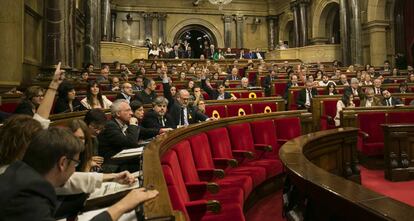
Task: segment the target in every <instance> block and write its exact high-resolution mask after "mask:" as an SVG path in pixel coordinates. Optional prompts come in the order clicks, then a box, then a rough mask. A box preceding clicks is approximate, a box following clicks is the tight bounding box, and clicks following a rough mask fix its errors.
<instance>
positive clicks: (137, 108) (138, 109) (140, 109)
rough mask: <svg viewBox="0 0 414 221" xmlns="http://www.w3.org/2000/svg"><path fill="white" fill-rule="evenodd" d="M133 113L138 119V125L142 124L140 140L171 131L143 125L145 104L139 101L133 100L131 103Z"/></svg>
mask: <svg viewBox="0 0 414 221" xmlns="http://www.w3.org/2000/svg"><path fill="white" fill-rule="evenodd" d="M130 106H131V110H132V114H133V116H134V117H136V118H137V119H138V122H139V123H138V125H140V128H139V129H140V132H139V140H147V139H150V138H153V137H155V136H157V135H158V134H163V133H165V132H166V131H169V129H167V128H160V129H156V128H146V127H143V126H142V121H143V119H144V105H143V104H142V103H141V102H139V101H132V102H131V103H130Z"/></svg>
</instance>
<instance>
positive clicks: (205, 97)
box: [201, 92, 210, 100]
mask: <svg viewBox="0 0 414 221" xmlns="http://www.w3.org/2000/svg"><path fill="white" fill-rule="evenodd" d="M201 94H202V95H203V98H204V100H210V96H208V94H207V93H206V92H203V93H201Z"/></svg>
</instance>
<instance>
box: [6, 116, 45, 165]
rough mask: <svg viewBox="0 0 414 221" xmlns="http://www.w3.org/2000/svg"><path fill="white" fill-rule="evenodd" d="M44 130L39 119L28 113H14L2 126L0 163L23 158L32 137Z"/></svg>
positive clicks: (8, 162)
mask: <svg viewBox="0 0 414 221" xmlns="http://www.w3.org/2000/svg"><path fill="white" fill-rule="evenodd" d="M41 130H42V126H41V125H40V123H39V122H38V121H37V120H34V119H33V118H32V117H31V116H28V115H20V114H17V115H13V116H11V117H9V118H8V119H7V120H6V121H4V124H3V126H1V127H0V137H1V139H0V165H7V164H10V163H13V162H14V161H16V160H21V159H22V158H23V156H24V153H25V152H26V149H27V146H28V145H29V143H30V141H31V140H32V137H33V136H34V135H35V134H36V133H38V132H39V131H41Z"/></svg>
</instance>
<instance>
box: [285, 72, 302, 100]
mask: <svg viewBox="0 0 414 221" xmlns="http://www.w3.org/2000/svg"><path fill="white" fill-rule="evenodd" d="M297 86H299V84H298V76H297V75H296V74H293V75H291V76H290V81H289V82H288V83H287V84H286V88H285V94H284V95H283V99H285V100H286V101H287V99H288V97H289V88H291V87H297Z"/></svg>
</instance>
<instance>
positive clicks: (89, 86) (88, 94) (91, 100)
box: [86, 81, 104, 108]
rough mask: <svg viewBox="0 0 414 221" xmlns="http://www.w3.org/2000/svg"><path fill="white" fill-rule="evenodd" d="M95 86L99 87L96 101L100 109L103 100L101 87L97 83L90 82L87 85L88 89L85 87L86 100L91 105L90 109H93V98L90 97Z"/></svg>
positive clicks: (102, 105)
mask: <svg viewBox="0 0 414 221" xmlns="http://www.w3.org/2000/svg"><path fill="white" fill-rule="evenodd" d="M95 85H96V86H98V87H99V93H98V95H97V98H98V101H99V103H100V105H101V107H102V108H103V107H104V103H103V99H102V92H101V85H100V84H99V83H98V82H97V81H91V82H89V83H88V87H87V91H86V100H87V101H88V103H89V104H90V105H91V107H93V97H92V96H93V95H92V93H91V88H92V87H93V86H95Z"/></svg>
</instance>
